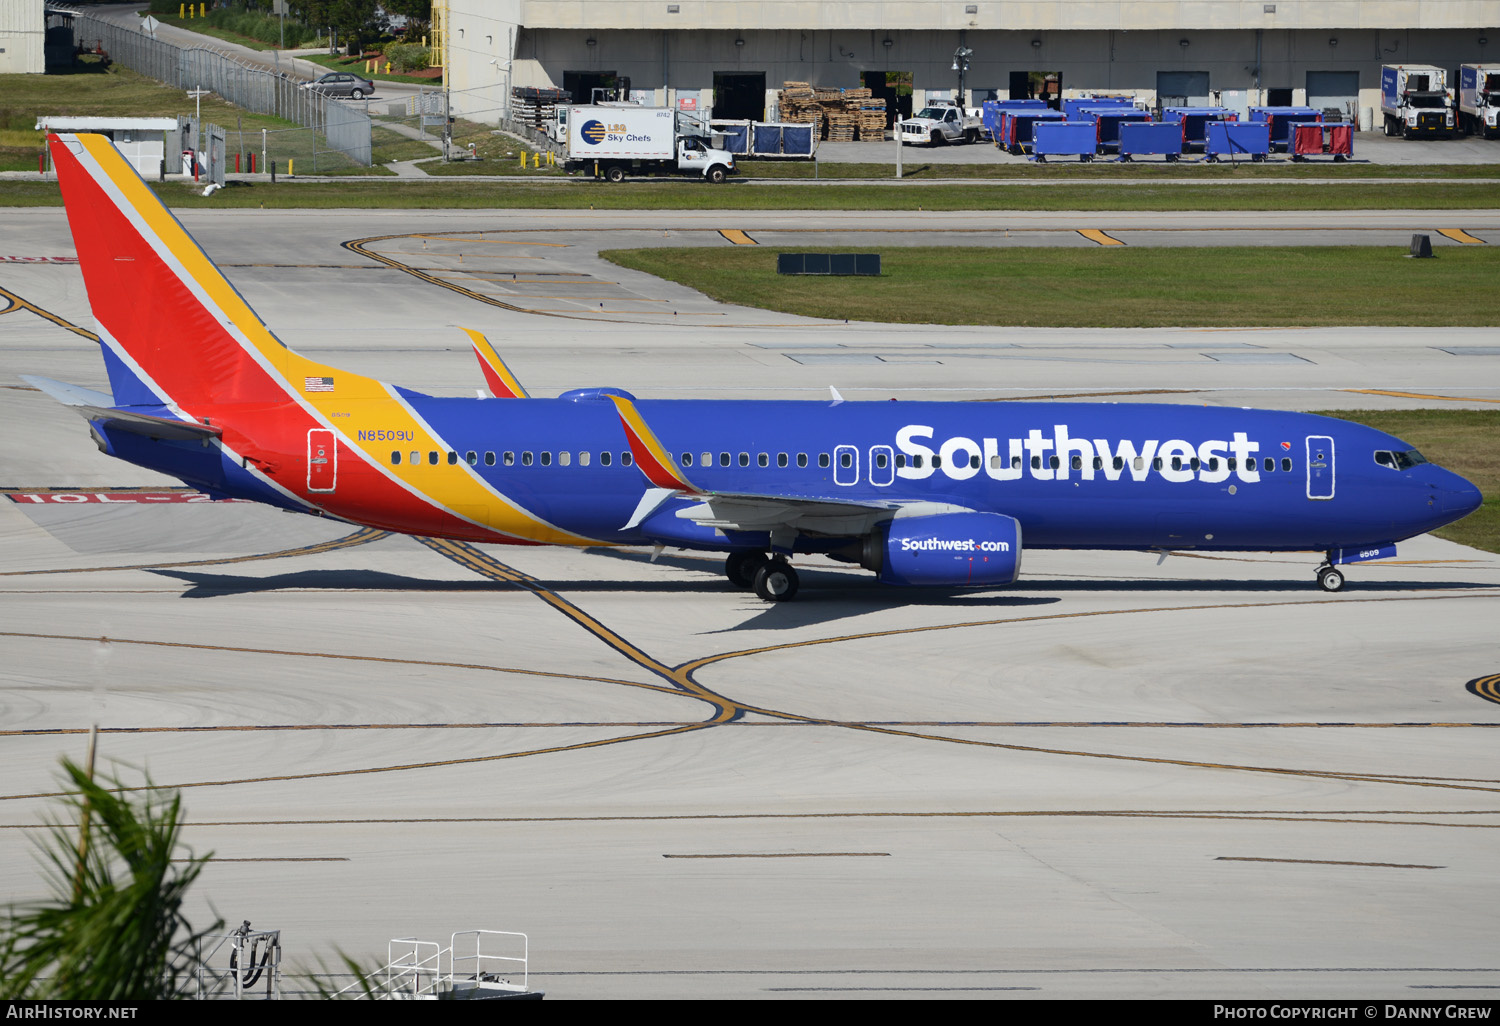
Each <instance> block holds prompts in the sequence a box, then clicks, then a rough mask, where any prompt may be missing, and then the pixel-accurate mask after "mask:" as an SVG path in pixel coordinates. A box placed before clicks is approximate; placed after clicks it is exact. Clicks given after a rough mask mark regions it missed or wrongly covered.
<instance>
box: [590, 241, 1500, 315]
mask: <svg viewBox="0 0 1500 1026" xmlns="http://www.w3.org/2000/svg"><path fill="white" fill-rule="evenodd" d="M807 251H808V249H807V248H806V247H802V248H798V247H775V248H771V247H749V246H745V247H735V248H732V249H730V248H725V249H718V248H702V247H696V248H672V249H666V248H664V249H636V250H606V251H604V252H601V253H600V254H599V255H600V256H602V257H604V258H605V259H606V260H611V261H613V262H615V263H617V264H620V265H622V266H625V267H630V268H633V269H635V270H638V271H645V272H647V273H649V274H654V275H657V276H658V277H662V278H668V279H670V280H672V281H675V282H679V283H681V284H683V285H687V286H688V287H689V288H693V289H697V290H698V291H700V292H703V293H705V294H707V295H709V296H712V297H713V298H715V299H718V300H721V301H723V302H727V303H736V304H739V305H741V306H757V307H763V308H766V309H772V310H782V311H785V312H787V313H792V314H800V315H802V316H806V317H825V318H832V319H835V320H843V319H845V318H848V319H849V320H860V321H880V322H885V323H896V324H996V325H1000V324H1010V325H1033V326H1046V327H1107V328H1140V327H1165V326H1193V327H1201V326H1214V327H1236V326H1264V325H1359V324H1372V325H1374V324H1381V325H1465V326H1473V325H1480V326H1488V325H1500V304H1493V303H1476V302H1474V301H1473V297H1475V296H1478V295H1485V294H1487V292H1488V290H1489V289H1490V288H1491V285H1492V283H1493V282H1494V280H1495V278H1496V276H1497V275H1500V251H1497V250H1496V249H1495V248H1494V247H1490V246H1472V247H1471V246H1462V247H1457V246H1455V247H1448V246H1445V247H1442V248H1441V249H1440V250H1439V251H1438V252H1439V256H1438V257H1437V258H1435V259H1432V260H1411V259H1409V258H1406V257H1405V256H1404V255H1403V254H1404V253H1405V250H1404V249H1395V248H1391V247H1375V246H1247V247H1159V248H1157V247H1152V248H1147V247H1139V248H1126V247H1100V248H1089V249H1080V248H1050V247H1049V248H1034V247H1023V246H1007V247H997V248H979V247H973V248H953V247H940V246H934V247H903V248H893V247H888V246H887V247H881V254H882V260H881V270H882V274H881V276H880V277H878V278H868V277H838V278H829V277H822V276H817V277H812V276H809V277H800V276H799V277H788V276H783V275H779V274H777V273H776V254H777V253H780V252H807ZM816 251H818V252H828V251H829V250H828V249H821V250H816ZM833 251H834V252H845V253H849V252H860V251H861V250H855V249H849V248H843V249H835V250H833ZM863 251H865V252H868V251H869V249H868V247H867V248H866V249H865V250H863ZM959 270H961V272H962V274H961V283H959V284H955V272H956V271H959ZM1289 281H1295V282H1296V283H1297V288H1296V292H1295V294H1293V293H1292V292H1290V291H1289V290H1288V287H1287V282H1289ZM1295 297H1303V298H1304V299H1306V301H1305V302H1296V301H1294V299H1295Z"/></svg>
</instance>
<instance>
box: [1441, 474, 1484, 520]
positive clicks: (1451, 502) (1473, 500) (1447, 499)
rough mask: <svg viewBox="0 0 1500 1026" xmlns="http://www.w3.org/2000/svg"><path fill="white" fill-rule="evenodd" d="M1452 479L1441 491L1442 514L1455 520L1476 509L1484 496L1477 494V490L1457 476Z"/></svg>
mask: <svg viewBox="0 0 1500 1026" xmlns="http://www.w3.org/2000/svg"><path fill="white" fill-rule="evenodd" d="M1452 477H1453V480H1452V482H1450V483H1449V484H1448V486H1447V487H1446V488H1444V489H1443V493H1442V495H1443V500H1442V501H1443V512H1444V513H1447V514H1450V515H1452V517H1453V518H1454V519H1455V520H1456V519H1458V518H1459V517H1466V516H1468V515H1469V514H1470V513H1472V512H1474V511H1475V510H1476V509H1478V508H1479V506H1480V504H1481V503H1482V502H1484V496H1483V495H1481V494H1479V489H1478V488H1476V487H1475V486H1474V485H1473V484H1472V483H1471V482H1469V481H1467V480H1465V479H1464V478H1462V477H1459V476H1458V475H1457V474H1454V475H1452Z"/></svg>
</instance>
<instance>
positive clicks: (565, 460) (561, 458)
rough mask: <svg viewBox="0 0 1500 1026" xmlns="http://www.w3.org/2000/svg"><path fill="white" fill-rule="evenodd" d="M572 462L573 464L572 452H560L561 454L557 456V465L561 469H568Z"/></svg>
mask: <svg viewBox="0 0 1500 1026" xmlns="http://www.w3.org/2000/svg"><path fill="white" fill-rule="evenodd" d="M572 462H573V454H572V453H570V452H560V453H558V454H557V465H558V466H559V467H566V466H568V465H570V464H571V463H572Z"/></svg>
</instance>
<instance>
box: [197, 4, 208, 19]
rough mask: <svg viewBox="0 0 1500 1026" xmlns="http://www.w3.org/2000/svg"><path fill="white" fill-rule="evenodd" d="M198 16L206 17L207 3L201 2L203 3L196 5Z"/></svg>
mask: <svg viewBox="0 0 1500 1026" xmlns="http://www.w3.org/2000/svg"><path fill="white" fill-rule="evenodd" d="M198 17H200V18H207V17H208V4H206V3H203V4H199V5H198Z"/></svg>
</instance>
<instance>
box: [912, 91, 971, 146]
mask: <svg viewBox="0 0 1500 1026" xmlns="http://www.w3.org/2000/svg"><path fill="white" fill-rule="evenodd" d="M983 132H984V121H983V119H982V118H981V117H980V112H979V111H978V110H977V109H970V110H964V109H963V108H962V107H956V106H954V105H953V104H951V103H944V102H939V103H933V104H930V105H929V106H926V107H923V108H922V109H921V110H920V111H918V112H917V114H916V116H915V117H910V118H907V119H906V120H905V121H900V122H897V123H896V133H897V135H898V136H899V137H900V139H901V144H902V145H903V146H913V145H915V146H922V145H930V146H941V145H943V144H944V143H957V142H978V141H979V137H980V135H981V134H983Z"/></svg>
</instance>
